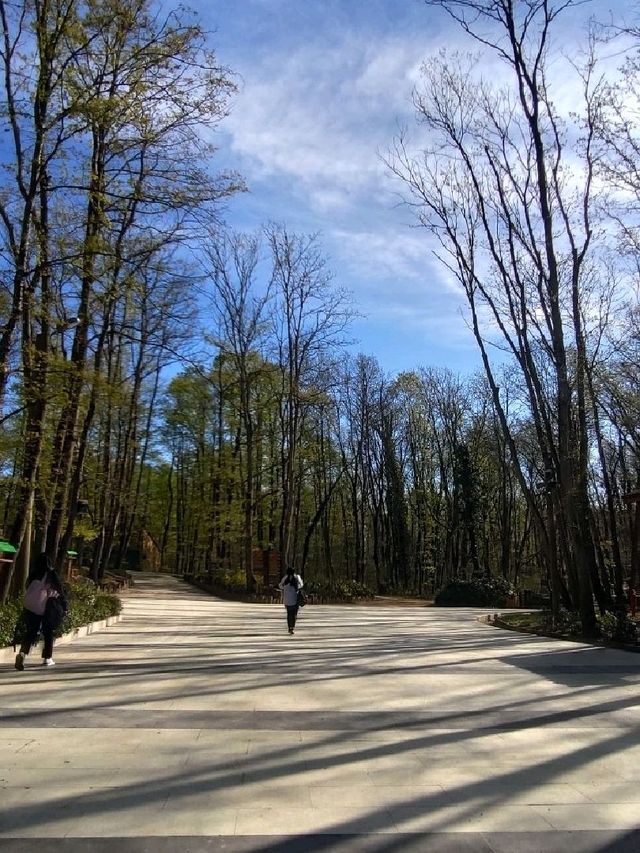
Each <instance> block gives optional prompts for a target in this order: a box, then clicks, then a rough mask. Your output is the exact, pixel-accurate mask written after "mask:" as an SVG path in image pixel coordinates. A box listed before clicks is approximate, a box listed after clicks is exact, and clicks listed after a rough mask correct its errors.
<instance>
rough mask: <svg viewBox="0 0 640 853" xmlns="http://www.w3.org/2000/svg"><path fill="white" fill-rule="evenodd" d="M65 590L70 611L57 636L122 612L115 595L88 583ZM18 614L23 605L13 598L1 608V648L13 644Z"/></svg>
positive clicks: (74, 583) (83, 582) (72, 583)
mask: <svg viewBox="0 0 640 853" xmlns="http://www.w3.org/2000/svg"><path fill="white" fill-rule="evenodd" d="M65 589H66V591H67V594H68V599H69V611H68V613H67V615H66V616H65V619H64V622H63V623H62V625H61V626H60V628H59V629H58V631H57V632H56V634H57V636H61V635H62V634H66V633H68V632H70V631H73V630H74V629H75V628H80V627H81V626H82V625H88V624H89V623H90V622H97V621H98V620H100V619H106V618H107V617H108V616H117V615H118V613H120V611H121V609H122V603H121V601H120V599H119V598H118V597H117V596H115V595H109V594H108V593H106V592H102V591H101V590H99V589H97V588H96V587H95V586H94V585H93V584H92V583H91V582H89V581H80V580H77V581H73V582H71V583H69V584H66V585H65ZM21 612H22V604H21V602H20V601H19V600H15V599H14V600H13V601H8V602H7V603H6V604H3V605H0V648H2V647H3V646H8V645H10V644H11V642H12V641H13V632H14V630H15V626H16V622H17V621H18V617H19V615H20V613H21Z"/></svg>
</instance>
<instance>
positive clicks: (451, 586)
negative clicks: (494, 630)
mask: <svg viewBox="0 0 640 853" xmlns="http://www.w3.org/2000/svg"><path fill="white" fill-rule="evenodd" d="M515 593H516V591H515V588H514V586H513V584H512V583H510V581H507V580H505V579H504V578H472V579H471V580H462V579H454V580H451V581H449V583H447V584H446V585H445V586H443V587H442V589H440V590H438V592H437V593H436V596H435V598H434V600H433V601H434V604H437V605H439V606H440V607H504V606H505V605H506V603H507V599H508V598H510V597H511V596H513V595H515Z"/></svg>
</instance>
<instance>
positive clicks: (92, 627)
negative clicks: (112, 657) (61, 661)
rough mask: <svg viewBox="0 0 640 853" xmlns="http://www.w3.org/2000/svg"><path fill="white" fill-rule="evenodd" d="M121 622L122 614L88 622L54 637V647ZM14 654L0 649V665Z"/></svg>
mask: <svg viewBox="0 0 640 853" xmlns="http://www.w3.org/2000/svg"><path fill="white" fill-rule="evenodd" d="M121 620H122V614H121V613H120V614H118V615H117V616H107V618H106V619H98V621H97V622H90V623H89V624H88V625H81V626H80V627H79V628H74V629H73V631H69V633H68V634H63V635H62V636H61V637H56V642H55V645H56V646H60V645H65V644H66V643H73V641H74V640H79V639H80V638H81V637H87V636H88V635H89V634H95V633H96V631H102V630H104V629H105V628H108V627H109V626H110V625H115V624H116V623H117V622H120V621H121ZM15 656H16V653H15V652H14V650H13V646H5V647H4V648H2V649H0V663H13V661H14V659H15Z"/></svg>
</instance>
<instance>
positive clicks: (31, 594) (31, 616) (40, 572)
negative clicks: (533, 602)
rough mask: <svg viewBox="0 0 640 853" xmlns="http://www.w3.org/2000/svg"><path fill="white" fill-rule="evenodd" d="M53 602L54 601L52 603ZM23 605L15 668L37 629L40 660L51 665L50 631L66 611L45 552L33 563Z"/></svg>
mask: <svg viewBox="0 0 640 853" xmlns="http://www.w3.org/2000/svg"><path fill="white" fill-rule="evenodd" d="M54 601H55V602H56V603H55V604H53V602H54ZM23 606H24V609H23V611H22V622H23V625H24V636H23V640H22V643H21V645H20V651H19V652H18V654H17V655H16V664H15V666H16V669H18V670H23V669H24V659H25V657H26V656H27V655H28V654H29V652H30V651H31V646H32V645H33V644H34V643H35V641H36V639H37V637H38V633H39V632H40V630H42V635H43V637H44V646H43V649H42V663H43V665H44V666H54V660H53V632H54V631H55V629H56V628H57V627H58V625H59V624H60V623H61V621H62V618H63V617H64V613H65V612H66V599H65V595H64V589H63V587H62V583H61V581H60V578H59V577H58V573H57V572H56V570H55V569H54V568H53V566H52V565H51V563H50V562H49V558H48V557H47V555H46V554H39V555H38V557H36V561H35V565H34V567H33V570H32V572H31V574H30V575H29V578H28V580H27V591H26V592H25V594H24V601H23Z"/></svg>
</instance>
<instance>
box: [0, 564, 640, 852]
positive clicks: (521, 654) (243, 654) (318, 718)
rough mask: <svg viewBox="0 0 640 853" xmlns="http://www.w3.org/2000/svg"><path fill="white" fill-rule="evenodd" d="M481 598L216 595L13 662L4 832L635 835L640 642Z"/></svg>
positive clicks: (340, 841) (0, 843)
mask: <svg viewBox="0 0 640 853" xmlns="http://www.w3.org/2000/svg"><path fill="white" fill-rule="evenodd" d="M480 612H481V611H476V610H466V609H465V610H459V609H458V610H448V609H437V608H398V607H328V606H308V607H306V608H305V609H304V611H302V613H301V616H300V620H299V624H298V627H297V629H296V633H295V635H294V636H289V635H288V634H287V631H286V620H285V612H284V608H282V607H280V606H277V605H268V606H258V605H247V604H239V603H231V602H224V601H220V600H218V599H215V598H211V597H209V596H207V595H205V594H204V593H200V592H198V591H196V590H193V589H192V588H190V587H188V586H186V585H184V584H183V583H181V582H180V581H177V580H175V579H172V578H168V577H160V578H158V577H151V576H148V575H147V576H142V577H141V578H140V579H139V580H138V582H137V585H136V588H135V589H134V590H133V591H132V592H130V593H128V594H126V596H125V597H124V619H123V621H122V622H120V623H119V624H118V625H115V626H112V627H110V628H108V629H106V630H105V631H103V632H101V633H98V634H93V635H91V636H89V637H86V638H84V639H82V640H78V641H76V642H74V643H72V644H71V645H66V646H61V647H60V648H59V650H58V652H57V654H56V660H57V666H56V667H55V668H54V669H45V668H42V667H39V666H38V665H37V664H38V659H37V657H36V656H34V655H33V654H32V655H31V659H30V660H29V661H28V664H27V668H26V670H25V671H24V672H22V673H20V672H16V671H15V670H14V669H13V668H11V667H7V666H5V667H4V668H3V669H2V671H1V672H0V694H1V698H0V714H1V716H0V785H1V786H2V789H3V790H2V792H1V794H0V849H1V850H3V851H4V850H9V851H12V853H13V851H44V850H47V851H53V853H57V851H69V853H78V852H79V851H99V852H100V851H105V853H106V851H116V850H117V851H124V853H142V851H145V853H147V851H148V853H169V851H182V850H184V851H191V853H200V851H214V850H216V851H217V850H225V851H269V850H282V851H291V853H293V852H294V851H300V852H301V853H302V851H310V850H345V851H355V852H356V853H357V851H365V850H366V851H381V853H382V851H385V853H387V851H389V853H390V852H391V851H399V853H401V851H405V850H411V851H413V850H415V851H418V850H420V851H423V850H426V851H438V853H440V852H441V851H452V853H454V851H456V852H457V851H464V852H465V853H466V851H500V853H502V851H505V853H506V851H527V852H528V853H533V851H539V853H547V851H562V853H574V851H577V853H581V851H608V853H609V852H610V853H613V851H616V853H617V851H623V850H625V851H627V850H628V851H634V853H637V851H639V850H640V831H639V829H640V743H639V741H638V733H639V731H640V692H639V687H640V655H636V654H633V653H630V652H624V651H616V650H611V649H602V648H594V647H589V646H584V645H577V644H569V643H561V642H556V641H552V640H547V639H543V638H537V637H528V636H526V635H523V634H516V633H510V632H505V631H502V630H500V629H498V628H494V627H490V626H488V625H485V624H481V623H479V622H478V621H477V616H478V615H479V613H480Z"/></svg>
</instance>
